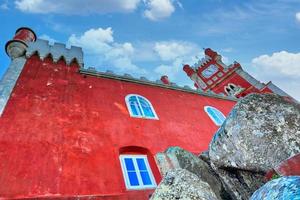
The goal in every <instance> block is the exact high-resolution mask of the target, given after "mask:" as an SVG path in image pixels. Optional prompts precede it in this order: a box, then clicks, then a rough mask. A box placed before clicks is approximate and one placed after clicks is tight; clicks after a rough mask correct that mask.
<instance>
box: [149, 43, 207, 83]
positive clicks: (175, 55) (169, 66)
mask: <svg viewBox="0 0 300 200" xmlns="http://www.w3.org/2000/svg"><path fill="white" fill-rule="evenodd" d="M153 49H154V51H155V52H156V53H157V54H158V56H159V57H160V59H161V61H163V62H164V63H163V64H161V65H158V66H157V67H156V68H155V69H154V72H155V73H157V74H158V75H160V76H161V75H167V76H169V78H170V80H171V81H172V82H177V83H181V84H191V81H190V79H189V78H188V77H187V76H186V74H185V73H184V72H183V70H182V67H183V65H184V64H189V65H193V64H194V63H195V62H196V61H197V60H198V59H199V58H202V56H203V51H202V50H200V48H199V47H198V46H197V45H196V44H194V43H190V42H185V41H163V42H156V43H155V45H154V47H153ZM197 57H199V58H197Z"/></svg>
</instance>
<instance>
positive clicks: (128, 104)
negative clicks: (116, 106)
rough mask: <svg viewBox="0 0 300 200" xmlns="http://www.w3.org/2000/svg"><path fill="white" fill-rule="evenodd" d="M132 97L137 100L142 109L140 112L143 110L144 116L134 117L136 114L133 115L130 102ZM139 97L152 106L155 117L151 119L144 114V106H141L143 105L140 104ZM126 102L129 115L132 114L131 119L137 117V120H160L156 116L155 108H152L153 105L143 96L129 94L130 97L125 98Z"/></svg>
mask: <svg viewBox="0 0 300 200" xmlns="http://www.w3.org/2000/svg"><path fill="white" fill-rule="evenodd" d="M132 96H135V97H136V98H137V102H138V106H139V108H140V110H141V114H142V115H134V114H133V112H132V110H131V106H130V101H129V98H130V97H132ZM138 97H140V98H142V99H144V100H145V101H146V102H147V103H148V104H149V106H150V108H151V110H152V112H153V114H154V117H149V116H146V115H145V114H144V111H143V109H142V105H141V103H140V101H139V99H138ZM125 102H126V106H127V109H128V111H129V114H130V116H131V117H135V118H145V119H156V120H158V119H159V118H158V116H157V114H156V112H155V110H154V108H153V106H152V104H151V102H150V101H149V100H148V99H147V98H145V97H143V96H141V95H138V94H128V95H127V96H126V97H125Z"/></svg>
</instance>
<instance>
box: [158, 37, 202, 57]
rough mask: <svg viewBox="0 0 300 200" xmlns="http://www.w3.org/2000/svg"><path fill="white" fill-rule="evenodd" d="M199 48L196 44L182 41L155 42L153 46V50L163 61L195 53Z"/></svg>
mask: <svg viewBox="0 0 300 200" xmlns="http://www.w3.org/2000/svg"><path fill="white" fill-rule="evenodd" d="M199 50H200V48H198V46H197V45H195V44H193V43H189V42H182V41H170V42H156V43H155V46H154V51H155V52H156V53H157V54H158V56H159V57H160V58H161V59H162V60H163V61H170V60H174V59H176V58H182V57H185V56H190V55H196V54H197V52H199Z"/></svg>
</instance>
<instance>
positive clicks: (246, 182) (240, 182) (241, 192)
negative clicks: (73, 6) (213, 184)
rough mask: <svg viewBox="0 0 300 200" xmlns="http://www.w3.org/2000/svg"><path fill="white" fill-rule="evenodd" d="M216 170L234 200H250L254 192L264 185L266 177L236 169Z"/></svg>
mask: <svg viewBox="0 0 300 200" xmlns="http://www.w3.org/2000/svg"><path fill="white" fill-rule="evenodd" d="M214 170H215V172H216V173H217V174H218V176H219V178H220V180H221V181H222V184H223V187H224V188H225V190H226V192H227V194H229V195H230V197H231V198H232V199H236V200H248V199H249V198H250V196H251V195H252V194H253V192H255V190H257V189H258V188H259V187H260V186H262V185H263V184H264V176H263V175H261V174H256V173H253V172H250V171H243V170H238V169H234V168H232V169H229V168H227V169H220V168H214ZM223 199H225V198H223ZM227 199H228V198H227Z"/></svg>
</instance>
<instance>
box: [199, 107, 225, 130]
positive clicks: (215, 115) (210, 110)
mask: <svg viewBox="0 0 300 200" xmlns="http://www.w3.org/2000/svg"><path fill="white" fill-rule="evenodd" d="M204 110H205V112H206V113H207V114H208V116H209V117H210V119H211V120H212V121H213V122H214V123H215V124H216V125H217V126H221V125H222V124H223V122H224V121H225V119H226V117H225V116H224V115H223V113H222V112H221V111H219V110H218V109H216V108H214V107H212V106H205V107H204Z"/></svg>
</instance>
